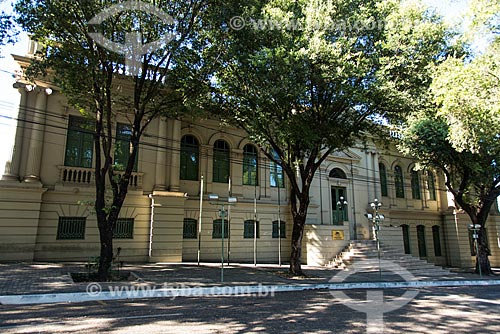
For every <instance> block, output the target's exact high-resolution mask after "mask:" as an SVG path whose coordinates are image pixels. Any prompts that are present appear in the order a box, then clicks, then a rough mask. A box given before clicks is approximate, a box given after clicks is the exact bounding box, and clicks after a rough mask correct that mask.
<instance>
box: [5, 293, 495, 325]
mask: <svg viewBox="0 0 500 334" xmlns="http://www.w3.org/2000/svg"><path fill="white" fill-rule="evenodd" d="M418 291H419V294H418V296H417V297H416V298H415V299H414V300H412V301H411V302H410V303H409V304H407V305H406V306H404V307H402V308H400V309H397V310H395V311H393V312H390V313H386V314H385V315H384V317H383V319H384V324H385V333H451V332H453V333H499V332H500V289H499V288H498V287H497V286H490V287H460V288H431V289H420V290H418ZM404 292H405V291H404V290H385V291H384V296H385V298H384V302H389V301H391V300H392V299H393V298H394V297H397V296H401V295H402V294H403V293H404ZM347 294H348V295H349V297H350V298H352V299H358V300H366V292H365V291H361V290H357V291H350V292H347ZM374 311H376V310H374ZM195 331H196V332H198V333H367V327H366V314H363V313H360V312H357V311H353V310H352V309H350V308H348V307H347V306H344V305H343V304H342V303H341V301H339V300H338V299H335V298H334V297H333V296H332V295H331V294H330V292H328V291H303V292H286V293H277V294H276V295H275V296H274V297H272V296H267V297H261V298H258V297H201V298H199V297H178V298H175V299H172V298H162V299H149V300H145V299H141V300H131V301H105V302H103V301H100V302H87V303H76V304H51V305H24V306H12V305H1V306H0V333H148V334H153V333H191V332H195Z"/></svg>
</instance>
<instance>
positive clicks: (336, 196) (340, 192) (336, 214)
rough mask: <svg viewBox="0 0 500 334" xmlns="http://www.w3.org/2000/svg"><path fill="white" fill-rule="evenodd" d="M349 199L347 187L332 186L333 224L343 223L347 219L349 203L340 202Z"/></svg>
mask: <svg viewBox="0 0 500 334" xmlns="http://www.w3.org/2000/svg"><path fill="white" fill-rule="evenodd" d="M340 197H342V202H343V201H347V196H346V189H345V188H342V187H332V223H333V225H342V223H343V222H345V221H347V220H348V219H347V217H348V216H347V205H345V204H344V203H339V202H340Z"/></svg>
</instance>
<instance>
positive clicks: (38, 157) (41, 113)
mask: <svg viewBox="0 0 500 334" xmlns="http://www.w3.org/2000/svg"><path fill="white" fill-rule="evenodd" d="M46 107H47V94H46V93H45V91H44V90H43V89H41V90H40V91H39V92H38V94H37V96H36V102H35V111H34V116H33V128H32V131H31V138H30V141H29V154H28V162H27V165H26V175H25V177H24V181H25V182H38V181H40V166H41V162H42V153H43V136H44V132H45V113H46Z"/></svg>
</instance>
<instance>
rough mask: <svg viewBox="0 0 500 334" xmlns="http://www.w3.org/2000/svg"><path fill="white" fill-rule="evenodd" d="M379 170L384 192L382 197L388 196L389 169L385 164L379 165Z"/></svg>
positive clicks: (381, 187)
mask: <svg viewBox="0 0 500 334" xmlns="http://www.w3.org/2000/svg"><path fill="white" fill-rule="evenodd" d="M378 170H379V175H380V189H381V191H382V196H388V191H387V169H386V168H385V165H384V164H383V163H379V164H378Z"/></svg>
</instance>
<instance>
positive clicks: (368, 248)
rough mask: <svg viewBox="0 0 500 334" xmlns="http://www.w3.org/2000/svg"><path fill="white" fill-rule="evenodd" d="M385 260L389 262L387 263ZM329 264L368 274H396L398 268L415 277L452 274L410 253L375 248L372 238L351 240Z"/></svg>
mask: <svg viewBox="0 0 500 334" xmlns="http://www.w3.org/2000/svg"><path fill="white" fill-rule="evenodd" d="M379 257H380V260H383V261H384V262H383V265H382V268H379V265H378V261H379ZM387 262H391V263H390V264H388V263H387ZM329 266H331V267H335V268H342V269H345V270H356V272H357V273H366V274H368V275H372V274H374V273H376V272H381V273H382V274H385V275H386V276H391V277H392V276H397V271H398V270H400V268H404V269H406V270H408V271H409V272H410V273H411V274H412V275H413V276H415V277H417V278H423V277H446V276H452V275H453V274H452V273H450V271H448V270H446V269H443V268H442V267H440V266H436V265H434V264H432V263H429V262H427V261H426V260H424V259H420V258H417V257H414V256H412V255H411V254H404V253H402V251H401V250H399V249H395V248H391V247H384V246H383V245H380V249H377V243H376V242H375V241H373V240H358V241H354V242H352V243H351V244H350V245H349V246H348V247H346V248H345V249H344V250H343V251H342V252H341V253H339V254H338V255H337V256H336V257H335V258H333V259H332V260H331V261H330V263H329Z"/></svg>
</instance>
